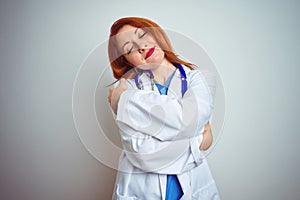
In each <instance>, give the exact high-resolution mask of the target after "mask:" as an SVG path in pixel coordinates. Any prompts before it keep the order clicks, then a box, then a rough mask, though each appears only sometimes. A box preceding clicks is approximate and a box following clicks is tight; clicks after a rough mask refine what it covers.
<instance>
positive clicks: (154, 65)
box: [137, 62, 160, 70]
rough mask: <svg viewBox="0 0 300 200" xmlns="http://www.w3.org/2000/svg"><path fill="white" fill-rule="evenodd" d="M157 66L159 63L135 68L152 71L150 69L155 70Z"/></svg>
mask: <svg viewBox="0 0 300 200" xmlns="http://www.w3.org/2000/svg"><path fill="white" fill-rule="evenodd" d="M159 65H160V63H156V62H151V63H146V64H142V65H139V66H137V68H139V69H142V70H149V69H150V70H152V69H156V68H157V67H158V66H159Z"/></svg>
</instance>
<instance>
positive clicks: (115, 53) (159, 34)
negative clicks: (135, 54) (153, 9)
mask: <svg viewBox="0 0 300 200" xmlns="http://www.w3.org/2000/svg"><path fill="white" fill-rule="evenodd" d="M126 24H128V25H131V26H134V27H137V28H142V29H147V32H150V34H151V35H152V36H153V37H154V39H155V41H156V42H157V43H158V45H159V46H160V47H161V49H163V51H164V52H165V57H166V59H167V60H169V61H170V62H172V63H180V64H183V65H185V66H187V67H189V68H191V69H193V64H191V63H188V62H185V61H183V60H181V59H180V58H178V56H177V55H175V53H174V52H173V48H172V46H171V43H170V41H169V38H168V37H167V35H166V33H165V32H164V31H163V30H162V29H161V27H160V26H159V25H158V24H156V23H154V22H153V21H151V20H149V19H145V18H140V17H125V18H121V19H119V20H117V21H116V22H115V23H114V24H113V25H112V26H111V28H110V36H109V41H108V56H109V61H110V66H111V68H112V71H113V75H114V77H115V78H116V79H118V80H119V79H120V78H121V77H122V76H123V75H124V74H125V73H126V72H128V71H129V70H130V69H132V68H133V67H132V66H131V65H129V63H128V62H127V61H126V59H125V57H124V55H123V54H122V53H120V52H119V50H118V48H117V43H116V37H113V36H115V35H116V34H117V33H118V31H119V30H120V29H121V28H122V27H123V26H124V25H126Z"/></svg>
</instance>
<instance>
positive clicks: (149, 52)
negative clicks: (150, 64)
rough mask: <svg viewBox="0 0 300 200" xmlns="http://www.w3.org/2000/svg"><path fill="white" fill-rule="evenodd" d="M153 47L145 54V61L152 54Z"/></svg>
mask: <svg viewBox="0 0 300 200" xmlns="http://www.w3.org/2000/svg"><path fill="white" fill-rule="evenodd" d="M154 49H155V47H152V48H151V49H149V51H148V52H147V53H146V56H145V59H147V58H148V57H150V56H151V55H152V54H153V52H154Z"/></svg>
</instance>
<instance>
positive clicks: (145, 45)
mask: <svg viewBox="0 0 300 200" xmlns="http://www.w3.org/2000/svg"><path fill="white" fill-rule="evenodd" d="M146 48H147V44H142V45H141V46H140V47H139V49H138V51H139V53H143V52H144V51H145V49H146Z"/></svg>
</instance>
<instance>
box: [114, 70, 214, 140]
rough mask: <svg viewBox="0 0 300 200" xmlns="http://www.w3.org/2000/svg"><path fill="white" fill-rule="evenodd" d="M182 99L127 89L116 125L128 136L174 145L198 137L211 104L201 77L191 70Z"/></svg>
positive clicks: (123, 95) (211, 106)
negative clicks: (152, 139) (169, 142)
mask: <svg viewBox="0 0 300 200" xmlns="http://www.w3.org/2000/svg"><path fill="white" fill-rule="evenodd" d="M188 83H189V85H188V90H187V91H186V93H185V95H184V96H183V98H175V97H171V96H168V95H160V94H158V93H156V92H153V91H147V90H137V89H134V88H132V87H131V88H129V89H128V90H126V91H125V92H123V93H122V95H121V96H120V100H119V103H118V110H117V116H116V122H117V124H118V126H119V128H120V129H123V131H124V132H127V133H129V134H131V135H135V133H138V134H139V135H144V136H145V137H146V136H149V137H154V138H156V139H158V140H160V141H174V140H181V139H187V138H191V137H194V136H197V135H199V134H201V133H202V132H203V129H204V126H205V124H206V123H207V122H208V120H209V118H210V116H211V113H212V109H213V101H212V96H211V93H210V91H209V89H208V86H207V84H206V82H205V81H204V78H203V76H202V74H201V73H200V72H199V71H198V70H191V71H190V72H189V74H188Z"/></svg>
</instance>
